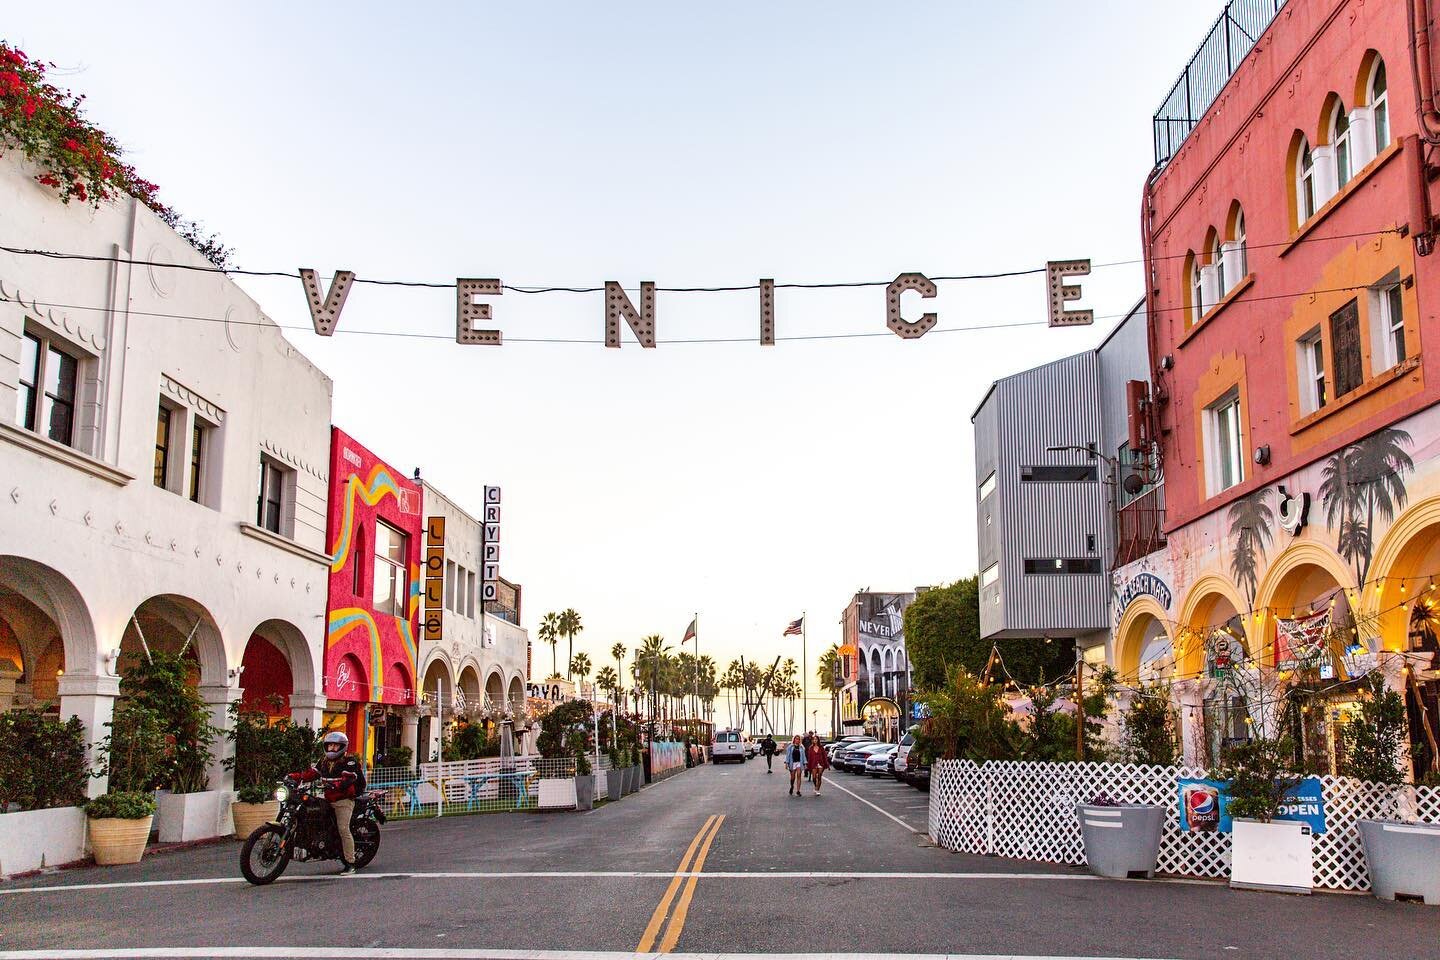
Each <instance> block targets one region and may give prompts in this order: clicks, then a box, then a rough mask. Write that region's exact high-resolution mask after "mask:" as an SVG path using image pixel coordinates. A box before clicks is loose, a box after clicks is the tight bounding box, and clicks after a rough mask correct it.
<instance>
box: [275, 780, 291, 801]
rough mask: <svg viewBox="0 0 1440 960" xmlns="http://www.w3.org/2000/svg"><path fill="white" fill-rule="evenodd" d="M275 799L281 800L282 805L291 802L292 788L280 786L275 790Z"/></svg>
mask: <svg viewBox="0 0 1440 960" xmlns="http://www.w3.org/2000/svg"><path fill="white" fill-rule="evenodd" d="M275 799H276V800H279V801H280V802H281V803H284V802H285V801H286V800H289V799H290V788H289V787H287V786H285V784H283V783H282V784H280V786H278V787H276V788H275Z"/></svg>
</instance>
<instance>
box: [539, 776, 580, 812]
mask: <svg viewBox="0 0 1440 960" xmlns="http://www.w3.org/2000/svg"><path fill="white" fill-rule="evenodd" d="M579 779H580V778H579V777H542V778H540V780H539V781H538V786H537V788H536V791H537V796H536V806H537V807H538V808H539V809H541V810H572V809H574V807H575V794H576V790H577V789H578V786H577V784H578V782H579Z"/></svg>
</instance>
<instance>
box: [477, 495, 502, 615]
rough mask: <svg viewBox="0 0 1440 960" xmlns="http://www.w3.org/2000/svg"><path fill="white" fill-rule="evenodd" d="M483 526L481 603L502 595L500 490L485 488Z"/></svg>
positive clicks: (482, 606)
mask: <svg viewBox="0 0 1440 960" xmlns="http://www.w3.org/2000/svg"><path fill="white" fill-rule="evenodd" d="M483 519H484V522H483V523H482V524H481V526H482V529H483V531H484V537H483V540H482V542H481V544H480V565H481V572H482V574H483V576H482V577H481V578H480V579H481V583H480V603H481V609H482V611H483V609H484V604H486V603H490V602H492V601H493V600H495V599H496V598H497V597H498V596H499V593H500V488H499V487H486V488H485V516H484V518H483Z"/></svg>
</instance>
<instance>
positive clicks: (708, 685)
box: [699, 653, 720, 723]
mask: <svg viewBox="0 0 1440 960" xmlns="http://www.w3.org/2000/svg"><path fill="white" fill-rule="evenodd" d="M699 670H700V683H699V697H700V703H701V705H702V706H703V707H704V708H705V709H704V714H705V716H704V719H706V720H708V721H710V722H711V723H713V722H714V721H713V719H711V718H713V717H714V715H715V695H716V694H717V693H719V692H720V687H719V684H717V683H716V681H715V660H714V658H713V657H711V656H710V655H709V654H708V653H707V654H705V655H704V656H702V657H701V658H700V662H699Z"/></svg>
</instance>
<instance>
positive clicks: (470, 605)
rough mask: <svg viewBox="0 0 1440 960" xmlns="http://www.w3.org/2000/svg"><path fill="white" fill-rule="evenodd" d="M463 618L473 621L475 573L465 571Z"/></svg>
mask: <svg viewBox="0 0 1440 960" xmlns="http://www.w3.org/2000/svg"><path fill="white" fill-rule="evenodd" d="M465 616H467V617H469V618H470V619H471V620H474V619H475V571H474V570H466V571H465Z"/></svg>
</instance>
